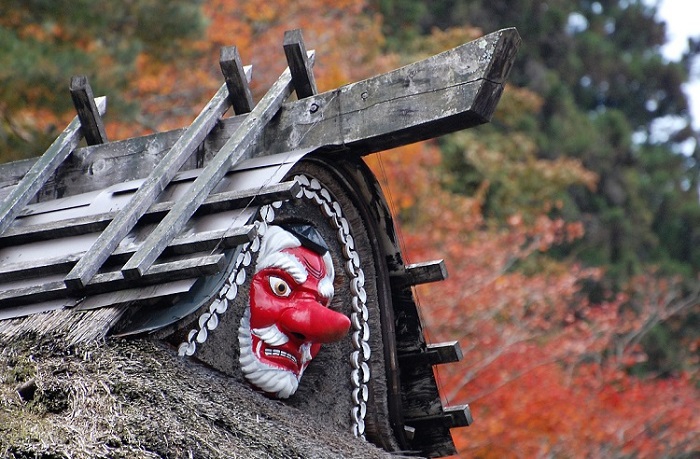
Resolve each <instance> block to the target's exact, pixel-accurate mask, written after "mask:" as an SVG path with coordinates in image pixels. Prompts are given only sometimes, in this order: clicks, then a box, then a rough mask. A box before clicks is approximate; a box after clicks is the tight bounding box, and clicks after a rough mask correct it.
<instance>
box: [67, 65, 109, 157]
mask: <svg viewBox="0 0 700 459" xmlns="http://www.w3.org/2000/svg"><path fill="white" fill-rule="evenodd" d="M70 96H71V99H73V106H74V107H75V110H76V111H77V112H78V118H79V119H80V130H81V132H82V133H83V136H84V137H85V142H87V144H88V145H98V144H101V143H105V142H106V141H107V132H106V131H105V125H104V122H103V121H102V116H100V113H99V111H98V109H97V105H96V104H95V96H94V95H93V94H92V87H90V83H89V82H88V78H87V77H86V76H85V75H75V76H73V77H72V78H71V80H70Z"/></svg>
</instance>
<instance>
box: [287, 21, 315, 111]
mask: <svg viewBox="0 0 700 459" xmlns="http://www.w3.org/2000/svg"><path fill="white" fill-rule="evenodd" d="M284 54H285V56H286V57H287V65H288V66H289V71H290V72H291V73H292V84H293V85H294V91H295V92H296V94H297V98H298V99H304V98H306V97H309V96H313V95H314V94H316V93H318V89H317V87H316V78H314V72H313V69H312V66H313V62H312V61H310V60H309V58H308V56H307V54H306V46H305V45H304V38H303V37H302V34H301V29H294V30H287V31H286V32H285V33H284Z"/></svg>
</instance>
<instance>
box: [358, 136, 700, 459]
mask: <svg viewBox="0 0 700 459" xmlns="http://www.w3.org/2000/svg"><path fill="white" fill-rule="evenodd" d="M473 138H478V136H476V135H474V137H473ZM378 156H379V158H372V161H371V163H372V167H373V169H374V170H375V172H376V173H377V175H378V176H379V178H380V181H382V186H383V188H384V190H385V193H386V194H387V195H388V199H389V200H390V201H392V202H393V204H394V212H395V213H396V215H397V216H398V219H399V220H400V221H401V222H400V224H399V225H400V228H399V229H400V232H401V239H402V241H403V245H404V251H405V254H406V258H407V259H408V260H409V261H411V262H417V261H423V260H428V259H435V258H444V259H445V262H446V265H447V268H448V271H449V278H448V279H447V280H446V281H444V282H439V283H435V284H427V285H424V286H420V287H418V288H417V294H418V299H419V303H420V307H421V310H422V312H423V314H422V319H423V322H424V325H425V328H426V330H427V334H428V337H429V341H431V342H439V341H444V340H453V339H457V340H459V342H460V345H461V347H462V350H463V353H464V360H463V362H462V363H460V364H451V365H445V366H440V367H438V369H437V375H438V379H439V381H440V385H441V393H442V394H443V396H444V397H445V398H446V399H447V400H446V401H444V402H443V403H444V404H447V405H453V404H458V403H465V402H466V403H470V406H471V409H472V412H473V414H474V418H475V423H474V424H473V425H472V426H471V427H469V428H463V429H455V430H453V437H454V439H455V442H456V444H457V446H458V449H459V451H460V455H461V456H462V457H470V458H520V457H523V458H524V457H527V458H529V457H592V458H603V457H621V456H630V457H642V458H655V457H667V456H674V455H682V454H685V453H688V452H690V451H697V450H698V448H700V440H699V439H698V437H697V435H696V434H695V432H698V431H700V425H699V423H700V421H699V419H700V418H698V416H697V415H696V414H697V413H696V411H697V407H698V406H700V394H699V393H698V389H697V388H696V387H695V385H696V384H697V379H693V378H692V377H691V374H689V373H686V372H681V373H679V374H676V375H673V377H671V378H667V379H657V378H653V377H647V378H640V377H636V376H633V375H631V374H630V372H629V371H628V369H629V368H630V365H636V364H639V363H640V362H644V361H645V359H647V356H646V355H645V354H644V353H643V352H642V348H641V347H640V346H639V339H640V336H642V334H643V333H644V331H645V330H648V329H649V327H652V326H654V324H657V323H659V321H662V320H669V319H670V318H672V317H673V315H674V314H676V313H678V312H679V311H681V310H682V309H683V308H689V307H694V306H693V304H696V303H693V302H692V301H686V300H687V298H688V297H687V296H684V295H681V294H680V289H681V285H680V284H679V283H674V282H669V281H665V280H659V279H657V278H656V277H655V275H654V274H653V273H650V274H647V275H644V276H640V277H638V278H636V279H634V280H633V282H632V283H631V284H630V287H629V289H627V290H626V291H623V292H621V293H619V294H617V295H614V296H613V295H608V298H607V300H606V301H603V302H601V303H598V304H591V303H590V302H589V301H588V299H587V295H586V294H585V292H583V291H582V285H586V284H595V283H598V282H601V281H602V280H603V276H604V272H603V271H602V270H600V269H594V268H585V267H583V266H580V265H578V264H574V263H572V262H569V261H556V260H553V259H550V258H548V257H547V256H546V254H547V252H548V251H550V250H551V249H552V248H553V247H556V246H557V245H558V244H561V243H566V242H571V241H573V240H575V239H577V238H580V237H581V236H582V235H583V226H582V224H581V223H580V222H567V221H565V220H563V219H560V218H552V217H551V214H552V213H556V211H557V210H559V209H560V208H561V207H562V204H561V202H558V201H557V200H556V199H552V200H550V201H548V202H546V203H541V204H540V205H539V206H533V207H530V208H528V210H529V211H530V212H531V213H529V214H526V213H525V212H526V210H522V209H521V210H520V212H514V213H510V214H507V215H506V217H505V218H504V219H503V220H502V224H495V223H494V221H493V219H490V218H488V217H486V216H484V215H483V214H482V212H481V209H482V203H483V202H484V201H483V200H484V196H485V195H486V194H487V193H488V189H489V186H490V183H489V182H488V181H483V182H482V183H481V185H480V186H479V187H477V188H476V190H477V191H476V192H475V193H474V194H473V195H471V196H464V195H455V194H451V193H449V192H447V191H445V189H444V188H443V187H442V182H441V178H442V177H440V175H439V173H438V171H439V170H440V167H441V162H440V155H439V152H438V151H437V150H436V148H435V147H434V144H433V143H424V144H422V145H419V146H412V147H410V148H407V149H401V150H398V151H393V152H384V153H380V154H379V155H378ZM495 166H496V162H494V167H495ZM554 166H555V167H561V168H562V169H563V168H565V166H564V165H563V164H555V165H554ZM569 166H570V165H567V166H566V167H569ZM537 168H540V169H539V170H540V173H539V175H538V176H537V180H540V181H545V180H555V181H556V180H559V178H558V175H557V174H559V173H560V172H561V173H562V174H564V173H565V171H560V172H553V173H551V174H550V173H545V170H546V169H545V167H544V163H542V164H537V165H536V167H535V169H537ZM579 172H582V173H583V175H584V178H583V182H584V183H585V182H586V181H587V180H588V179H587V178H586V177H585V171H579ZM589 178H590V180H591V182H592V181H593V177H589ZM566 180H568V179H566V178H565V179H562V181H566ZM541 186H547V184H545V183H543V184H541ZM533 209H536V210H537V211H535V210H533ZM686 293H687V292H686ZM684 298H685V299H686V300H684ZM691 298H692V296H691ZM695 298H696V301H697V298H698V297H697V296H696V297H695ZM696 346H697V343H693V342H692V341H689V342H688V349H693V348H696ZM695 378H697V375H696V376H695Z"/></svg>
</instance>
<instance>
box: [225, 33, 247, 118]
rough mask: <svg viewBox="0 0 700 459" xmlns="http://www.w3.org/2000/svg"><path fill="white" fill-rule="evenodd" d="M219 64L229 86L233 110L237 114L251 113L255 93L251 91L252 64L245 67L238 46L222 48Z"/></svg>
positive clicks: (229, 96)
mask: <svg viewBox="0 0 700 459" xmlns="http://www.w3.org/2000/svg"><path fill="white" fill-rule="evenodd" d="M219 66H220V67H221V73H223V74H224V80H226V87H227V88H228V98H229V102H231V105H233V110H234V111H235V112H236V114H237V115H242V114H244V113H250V111H251V110H252V109H253V107H254V104H253V94H252V93H251V92H250V86H249V85H248V83H249V82H250V78H251V76H252V69H253V67H252V66H246V67H243V63H242V62H241V56H240V54H239V53H238V48H236V47H235V46H225V47H223V48H221V53H220V55H219Z"/></svg>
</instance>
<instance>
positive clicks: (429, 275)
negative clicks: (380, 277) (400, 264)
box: [391, 260, 447, 287]
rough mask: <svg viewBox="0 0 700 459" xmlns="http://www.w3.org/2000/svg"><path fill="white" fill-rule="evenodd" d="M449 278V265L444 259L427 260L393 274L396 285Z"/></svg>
mask: <svg viewBox="0 0 700 459" xmlns="http://www.w3.org/2000/svg"><path fill="white" fill-rule="evenodd" d="M445 279H447V266H445V261H444V260H435V261H426V262H423V263H415V264H412V265H407V266H406V271H405V272H403V273H400V274H394V275H392V276H391V281H392V284H393V285H394V286H396V287H407V286H411V285H419V284H428V283H430V282H439V281H443V280H445Z"/></svg>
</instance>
